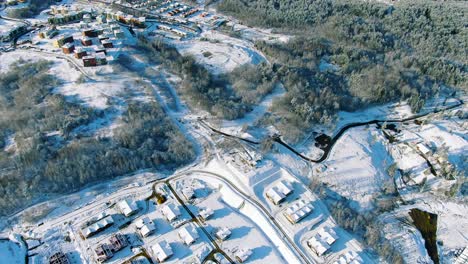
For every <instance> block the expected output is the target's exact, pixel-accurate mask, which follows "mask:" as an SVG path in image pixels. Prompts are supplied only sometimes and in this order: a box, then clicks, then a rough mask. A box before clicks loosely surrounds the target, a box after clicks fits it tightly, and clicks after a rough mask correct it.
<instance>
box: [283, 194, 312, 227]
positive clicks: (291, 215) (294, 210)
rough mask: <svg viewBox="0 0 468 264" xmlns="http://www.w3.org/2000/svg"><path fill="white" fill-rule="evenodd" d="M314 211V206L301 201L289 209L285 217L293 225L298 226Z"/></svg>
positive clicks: (308, 202)
mask: <svg viewBox="0 0 468 264" xmlns="http://www.w3.org/2000/svg"><path fill="white" fill-rule="evenodd" d="M313 209H314V206H312V204H311V203H310V201H305V200H300V201H298V202H296V203H294V204H293V205H292V206H290V207H288V209H286V211H285V212H284V215H285V216H286V218H287V219H288V220H289V221H290V222H291V223H292V224H296V223H298V222H299V221H301V220H302V219H304V218H305V217H306V216H308V215H309V214H310V213H312V210H313Z"/></svg>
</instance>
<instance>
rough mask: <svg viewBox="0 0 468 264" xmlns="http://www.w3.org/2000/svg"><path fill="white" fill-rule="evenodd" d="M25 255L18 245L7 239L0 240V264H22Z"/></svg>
mask: <svg viewBox="0 0 468 264" xmlns="http://www.w3.org/2000/svg"><path fill="white" fill-rule="evenodd" d="M25 253H26V252H25V251H24V250H23V249H22V248H21V246H20V245H19V244H18V243H15V242H13V241H12V240H9V239H0V263H5V264H7V263H8V264H22V263H24V258H25Z"/></svg>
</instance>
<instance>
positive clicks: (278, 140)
mask: <svg viewBox="0 0 468 264" xmlns="http://www.w3.org/2000/svg"><path fill="white" fill-rule="evenodd" d="M463 104H464V102H463V101H462V100H459V102H458V103H457V104H455V105H452V106H448V107H445V108H440V109H436V110H434V111H432V112H428V113H422V114H416V115H413V116H410V117H407V118H402V119H374V120H370V121H367V122H357V123H351V124H348V125H345V126H344V127H342V128H341V129H340V130H339V131H338V133H337V134H336V135H335V136H334V137H333V138H332V139H331V141H330V144H328V145H327V146H326V147H325V148H323V149H322V150H323V151H324V154H323V155H322V156H321V157H320V158H319V159H313V158H310V157H307V156H305V155H303V154H302V153H300V152H299V151H298V150H296V149H295V148H294V147H292V146H291V145H289V144H288V143H286V142H284V141H283V140H282V139H281V137H279V136H278V137H273V138H272V139H273V140H274V141H275V142H276V143H278V144H280V145H283V146H284V147H286V148H287V149H289V150H290V151H291V152H293V153H294V154H296V155H297V156H299V157H300V158H302V159H303V160H306V161H309V162H313V163H321V162H323V161H325V160H326V159H327V158H328V156H329V155H330V152H331V151H332V149H333V146H334V145H335V143H336V142H337V141H338V139H340V137H341V136H343V134H344V133H346V131H348V130H349V129H351V128H354V127H360V126H367V125H372V124H379V123H404V122H408V121H412V120H416V119H419V118H422V117H426V116H429V115H434V114H437V113H440V112H444V111H447V110H451V109H454V108H457V107H459V106H461V105H463ZM200 122H202V123H203V124H204V125H205V126H206V127H208V128H209V129H211V130H212V131H213V132H215V133H218V134H220V135H223V136H225V137H230V138H235V139H238V140H242V141H244V142H247V143H250V144H255V145H258V144H260V142H259V141H255V140H250V139H246V138H242V137H239V136H235V135H230V134H228V133H224V132H222V131H220V130H218V129H216V128H213V127H211V126H210V125H208V124H207V123H206V122H204V121H200Z"/></svg>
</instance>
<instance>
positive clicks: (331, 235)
mask: <svg viewBox="0 0 468 264" xmlns="http://www.w3.org/2000/svg"><path fill="white" fill-rule="evenodd" d="M318 235H319V236H320V238H322V240H323V241H325V242H327V244H329V245H331V244H333V243H335V241H336V240H337V239H338V235H337V234H336V232H335V230H333V229H332V228H330V227H328V226H327V227H324V228H321V229H320V230H319V231H318Z"/></svg>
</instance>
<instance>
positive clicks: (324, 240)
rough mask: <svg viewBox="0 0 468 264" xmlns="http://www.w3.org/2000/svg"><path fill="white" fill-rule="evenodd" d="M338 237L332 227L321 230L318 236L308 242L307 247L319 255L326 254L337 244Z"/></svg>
mask: <svg viewBox="0 0 468 264" xmlns="http://www.w3.org/2000/svg"><path fill="white" fill-rule="evenodd" d="M337 239H338V235H337V234H336V232H335V231H334V230H333V229H332V228H330V227H324V228H321V229H320V230H319V231H318V232H317V234H316V235H315V236H314V237H312V238H311V239H309V240H308V241H307V245H308V246H309V247H310V248H311V249H312V250H313V251H314V252H315V253H316V254H317V255H318V256H322V255H323V254H325V253H326V252H327V251H328V250H329V249H330V248H331V246H332V245H333V243H335V242H336V240H337Z"/></svg>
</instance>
